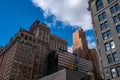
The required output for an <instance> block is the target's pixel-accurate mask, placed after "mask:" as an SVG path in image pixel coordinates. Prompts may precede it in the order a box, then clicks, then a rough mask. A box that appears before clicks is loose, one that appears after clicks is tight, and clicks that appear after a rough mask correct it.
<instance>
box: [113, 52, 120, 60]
mask: <svg viewBox="0 0 120 80" xmlns="http://www.w3.org/2000/svg"><path fill="white" fill-rule="evenodd" d="M113 59H114V61H115V62H117V61H118V60H119V58H118V54H117V53H116V52H115V53H113Z"/></svg>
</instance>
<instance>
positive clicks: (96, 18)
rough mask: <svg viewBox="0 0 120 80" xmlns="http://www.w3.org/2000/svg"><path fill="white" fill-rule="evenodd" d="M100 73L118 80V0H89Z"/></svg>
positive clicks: (119, 72) (119, 16)
mask: <svg viewBox="0 0 120 80" xmlns="http://www.w3.org/2000/svg"><path fill="white" fill-rule="evenodd" d="M89 10H90V12H91V16H92V24H93V28H94V33H95V38H96V44H97V50H98V52H99V62H100V67H101V75H102V78H103V79H105V80H120V0H89Z"/></svg>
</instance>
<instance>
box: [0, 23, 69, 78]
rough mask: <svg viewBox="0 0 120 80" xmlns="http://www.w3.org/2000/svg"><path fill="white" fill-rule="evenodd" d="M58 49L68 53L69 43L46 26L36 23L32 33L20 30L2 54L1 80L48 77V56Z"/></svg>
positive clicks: (31, 29) (31, 30) (31, 28)
mask: <svg viewBox="0 0 120 80" xmlns="http://www.w3.org/2000/svg"><path fill="white" fill-rule="evenodd" d="M53 40H54V41H53ZM54 42H55V44H54V45H52V44H53V43H54ZM57 48H61V49H63V50H66V51H67V41H66V40H64V39H61V38H60V37H58V36H55V35H52V34H51V33H50V28H48V27H47V26H46V25H45V24H41V23H40V22H39V21H35V22H34V23H33V24H32V25H31V27H30V31H26V30H23V29H20V31H19V32H18V33H17V34H16V35H15V36H14V38H12V39H11V41H10V42H9V44H8V45H6V47H5V48H4V50H3V51H2V52H1V53H2V54H3V55H1V56H3V58H2V61H1V65H0V80H38V79H39V78H41V77H43V76H45V75H47V71H46V70H47V67H46V65H47V62H46V57H47V54H48V53H49V52H50V51H51V50H55V49H57ZM1 56H0V57H1Z"/></svg>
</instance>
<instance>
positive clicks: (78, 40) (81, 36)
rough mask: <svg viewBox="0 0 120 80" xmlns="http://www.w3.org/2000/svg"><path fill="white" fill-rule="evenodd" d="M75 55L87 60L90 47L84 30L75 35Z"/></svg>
mask: <svg viewBox="0 0 120 80" xmlns="http://www.w3.org/2000/svg"><path fill="white" fill-rule="evenodd" d="M73 54H74V55H77V56H79V57H81V58H84V59H87V54H88V45H87V40H86V36H85V32H84V31H83V29H79V30H77V31H76V32H74V33H73Z"/></svg>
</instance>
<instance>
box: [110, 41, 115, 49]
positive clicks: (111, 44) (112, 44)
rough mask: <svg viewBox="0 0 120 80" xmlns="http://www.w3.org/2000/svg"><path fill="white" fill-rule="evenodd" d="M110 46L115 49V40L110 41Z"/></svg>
mask: <svg viewBox="0 0 120 80" xmlns="http://www.w3.org/2000/svg"><path fill="white" fill-rule="evenodd" d="M110 47H111V49H114V48H115V43H114V41H110Z"/></svg>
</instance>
